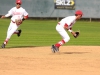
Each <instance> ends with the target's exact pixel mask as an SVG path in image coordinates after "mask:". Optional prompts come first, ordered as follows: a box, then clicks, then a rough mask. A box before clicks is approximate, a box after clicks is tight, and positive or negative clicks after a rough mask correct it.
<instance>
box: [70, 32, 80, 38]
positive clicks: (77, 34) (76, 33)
mask: <svg viewBox="0 0 100 75" xmlns="http://www.w3.org/2000/svg"><path fill="white" fill-rule="evenodd" d="M72 34H73V36H74V37H75V38H77V37H78V36H79V34H80V32H79V31H76V32H74V31H73V32H72Z"/></svg>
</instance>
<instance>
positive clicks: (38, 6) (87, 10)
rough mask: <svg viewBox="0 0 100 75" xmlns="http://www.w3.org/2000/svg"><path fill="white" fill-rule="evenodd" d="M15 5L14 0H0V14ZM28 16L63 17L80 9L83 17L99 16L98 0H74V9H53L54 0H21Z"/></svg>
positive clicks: (99, 6) (99, 4)
mask: <svg viewBox="0 0 100 75" xmlns="http://www.w3.org/2000/svg"><path fill="white" fill-rule="evenodd" d="M13 6H15V0H0V15H3V14H6V13H7V12H8V10H9V9H10V8H12V7H13ZM22 7H23V8H25V9H26V11H27V12H28V13H29V17H65V16H69V15H73V13H74V12H75V11H76V10H78V9H80V10H82V11H83V13H84V16H83V18H100V0H75V10H68V9H55V8H54V0H22Z"/></svg>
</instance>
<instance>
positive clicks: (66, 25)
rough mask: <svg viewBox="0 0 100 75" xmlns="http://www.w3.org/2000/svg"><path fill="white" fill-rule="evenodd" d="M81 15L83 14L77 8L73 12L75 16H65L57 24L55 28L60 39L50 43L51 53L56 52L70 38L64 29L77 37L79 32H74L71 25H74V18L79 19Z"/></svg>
mask: <svg viewBox="0 0 100 75" xmlns="http://www.w3.org/2000/svg"><path fill="white" fill-rule="evenodd" d="M82 15H83V13H82V11H81V10H77V11H76V12H75V16H68V17H65V18H63V19H62V20H61V21H60V22H59V23H58V24H57V26H56V30H57V32H58V33H59V34H60V35H61V36H62V40H61V41H59V42H58V43H56V44H55V45H52V47H51V49H52V52H53V53H55V52H58V51H59V47H60V46H61V45H63V44H65V43H66V42H68V41H69V40H70V37H69V35H68V33H67V32H66V30H67V31H69V32H70V33H72V35H73V36H74V37H75V38H77V37H78V35H79V32H74V31H73V30H72V26H73V25H74V23H75V22H76V20H79V19H81V17H82Z"/></svg>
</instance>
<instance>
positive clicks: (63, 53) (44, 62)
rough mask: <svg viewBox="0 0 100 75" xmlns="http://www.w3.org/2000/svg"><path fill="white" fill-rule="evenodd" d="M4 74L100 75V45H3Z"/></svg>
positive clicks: (0, 69) (0, 54) (0, 51)
mask: <svg viewBox="0 0 100 75" xmlns="http://www.w3.org/2000/svg"><path fill="white" fill-rule="evenodd" d="M0 75H100V46H62V47H61V48H60V52H59V53H52V52H51V49H50V47H27V48H5V49H0Z"/></svg>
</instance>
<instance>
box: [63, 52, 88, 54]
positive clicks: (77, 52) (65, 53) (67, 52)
mask: <svg viewBox="0 0 100 75" xmlns="http://www.w3.org/2000/svg"><path fill="white" fill-rule="evenodd" d="M85 53H89V52H62V54H85Z"/></svg>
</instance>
